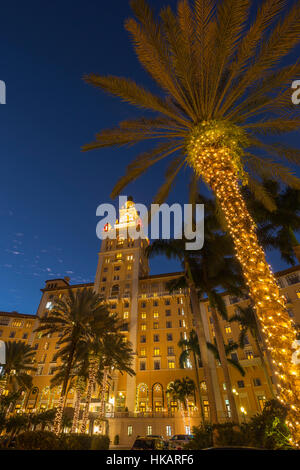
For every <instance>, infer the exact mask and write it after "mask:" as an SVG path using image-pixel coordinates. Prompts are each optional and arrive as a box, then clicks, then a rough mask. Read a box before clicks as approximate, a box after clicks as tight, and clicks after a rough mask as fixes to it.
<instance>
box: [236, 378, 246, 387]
mask: <svg viewBox="0 0 300 470" xmlns="http://www.w3.org/2000/svg"><path fill="white" fill-rule="evenodd" d="M237 386H238V387H239V388H245V382H244V381H243V380H238V382H237Z"/></svg>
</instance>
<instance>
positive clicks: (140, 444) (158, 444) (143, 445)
mask: <svg viewBox="0 0 300 470" xmlns="http://www.w3.org/2000/svg"><path fill="white" fill-rule="evenodd" d="M163 449H165V443H164V440H163V439H162V438H161V437H150V436H147V437H138V438H136V440H135V441H134V444H133V446H132V447H131V450H163Z"/></svg>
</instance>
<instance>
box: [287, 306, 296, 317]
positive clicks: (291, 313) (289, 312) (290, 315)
mask: <svg viewBox="0 0 300 470" xmlns="http://www.w3.org/2000/svg"><path fill="white" fill-rule="evenodd" d="M287 311H288V314H289V317H290V318H293V317H294V316H295V315H294V311H293V309H292V308H288V309H287Z"/></svg>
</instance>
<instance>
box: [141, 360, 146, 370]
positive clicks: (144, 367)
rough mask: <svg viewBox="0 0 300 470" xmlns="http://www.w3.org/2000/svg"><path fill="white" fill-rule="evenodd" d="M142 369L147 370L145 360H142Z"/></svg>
mask: <svg viewBox="0 0 300 470" xmlns="http://www.w3.org/2000/svg"><path fill="white" fill-rule="evenodd" d="M140 370H146V362H145V361H141V362H140Z"/></svg>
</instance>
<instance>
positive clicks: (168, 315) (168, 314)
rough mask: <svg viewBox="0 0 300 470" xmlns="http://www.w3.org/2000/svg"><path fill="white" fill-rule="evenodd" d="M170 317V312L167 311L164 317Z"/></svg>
mask: <svg viewBox="0 0 300 470" xmlns="http://www.w3.org/2000/svg"><path fill="white" fill-rule="evenodd" d="M179 310H180V309H179ZM170 316H171V310H169V309H168V310H166V317H170Z"/></svg>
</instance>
